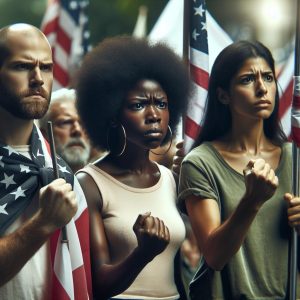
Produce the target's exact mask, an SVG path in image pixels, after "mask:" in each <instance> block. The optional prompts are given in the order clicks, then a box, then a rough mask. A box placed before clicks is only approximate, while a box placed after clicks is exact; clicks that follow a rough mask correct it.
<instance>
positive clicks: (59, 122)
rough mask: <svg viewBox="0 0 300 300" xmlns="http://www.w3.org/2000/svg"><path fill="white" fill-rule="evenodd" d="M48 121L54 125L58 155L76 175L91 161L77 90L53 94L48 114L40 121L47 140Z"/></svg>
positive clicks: (60, 91)
mask: <svg viewBox="0 0 300 300" xmlns="http://www.w3.org/2000/svg"><path fill="white" fill-rule="evenodd" d="M48 121H52V123H53V135H54V140H55V148H56V151H57V154H58V155H60V156H61V157H62V158H63V159H64V160H65V161H66V162H67V163H68V165H69V166H70V168H71V169H72V171H73V172H74V173H75V172H76V171H77V170H79V169H81V168H83V167H84V166H85V165H86V164H87V163H88V161H89V158H90V154H91V146H90V143H89V140H88V137H87V135H86V133H85V131H84V130H83V127H82V125H81V121H80V118H79V116H78V112H77V109H76V94H75V90H73V89H66V88H62V89H59V90H57V91H55V92H53V93H52V96H51V103H50V107H49V109H48V112H47V113H46V114H45V116H44V117H43V118H42V119H40V120H39V126H40V129H41V131H42V133H43V134H44V136H45V137H46V138H48V134H47V122H48Z"/></svg>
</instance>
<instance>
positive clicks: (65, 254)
mask: <svg viewBox="0 0 300 300" xmlns="http://www.w3.org/2000/svg"><path fill="white" fill-rule="evenodd" d="M38 134H39V138H40V140H41V141H42V147H43V153H44V155H45V164H46V167H47V166H48V167H52V159H51V156H50V154H49V153H50V148H49V145H48V144H47V143H46V142H45V141H44V138H43V135H42V133H41V132H40V131H39V130H38ZM58 166H59V164H58ZM59 169H60V171H61V172H67V170H66V169H65V168H61V167H60V166H59ZM73 189H74V191H75V193H76V197H77V200H78V210H77V212H76V215H75V216H74V218H73V219H72V220H71V221H70V222H69V223H68V224H67V225H66V231H67V236H68V244H66V243H62V242H61V240H62V233H61V230H58V231H56V232H55V233H54V234H53V235H52V237H51V239H50V254H51V261H52V269H53V274H52V295H51V296H52V297H51V298H52V299H53V300H74V299H80V300H88V299H92V280H91V267H90V266H91V262H90V246H89V245H90V243H89V234H88V232H89V217H88V209H87V203H86V199H85V196H84V194H83V191H82V189H81V187H80V185H79V182H78V181H77V179H76V177H75V176H74V186H73Z"/></svg>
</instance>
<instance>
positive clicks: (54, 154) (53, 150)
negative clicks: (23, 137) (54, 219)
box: [47, 121, 69, 246]
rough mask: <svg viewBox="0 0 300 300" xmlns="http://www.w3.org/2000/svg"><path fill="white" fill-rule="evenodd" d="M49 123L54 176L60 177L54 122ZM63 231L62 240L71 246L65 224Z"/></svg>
mask: <svg viewBox="0 0 300 300" xmlns="http://www.w3.org/2000/svg"><path fill="white" fill-rule="evenodd" d="M47 125H48V128H47V129H48V136H49V143H50V150H51V151H50V152H51V159H52V165H53V173H54V178H55V179H58V178H59V171H58V167H57V160H56V150H55V142H54V137H53V129H52V122H51V121H48V123H47ZM61 231H62V238H61V242H62V243H66V244H67V245H68V246H69V240H68V235H67V229H66V227H65V226H63V227H62V229H61Z"/></svg>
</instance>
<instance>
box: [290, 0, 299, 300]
mask: <svg viewBox="0 0 300 300" xmlns="http://www.w3.org/2000/svg"><path fill="white" fill-rule="evenodd" d="M296 11H297V18H296V38H295V69H294V90H293V108H292V136H293V153H292V155H293V163H292V189H293V194H294V195H295V196H299V167H298V166H299V148H298V147H299V146H300V141H299V140H297V138H296V135H295V134H294V132H293V119H294V114H293V112H294V108H296V107H298V106H299V99H300V98H299V96H300V94H299V92H300V87H299V83H300V62H299V59H298V56H299V55H300V36H299V34H300V0H297V10H296ZM296 102H298V103H296ZM297 252H298V235H297V232H296V230H295V229H294V228H293V229H292V236H291V245H290V266H289V299H290V300H296V298H297Z"/></svg>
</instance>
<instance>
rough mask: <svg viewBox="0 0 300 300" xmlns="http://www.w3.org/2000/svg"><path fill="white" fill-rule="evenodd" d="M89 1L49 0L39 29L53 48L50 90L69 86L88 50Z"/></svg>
mask: <svg viewBox="0 0 300 300" xmlns="http://www.w3.org/2000/svg"><path fill="white" fill-rule="evenodd" d="M87 6H88V0H77V1H72V0H52V1H50V3H49V6H48V8H47V11H46V13H45V16H44V19H43V22H42V31H43V32H44V33H45V35H46V36H47V38H48V40H49V43H50V45H51V47H52V50H53V62H54V71H53V76H54V82H53V90H55V89H58V88H61V87H65V86H68V85H69V83H70V78H71V76H72V74H74V73H75V72H74V71H75V70H76V68H78V66H79V63H80V61H81V59H82V57H83V55H84V54H85V53H86V52H87V49H88V37H89V33H88V32H87V22H88V18H87V17H86V16H85V11H86V10H87Z"/></svg>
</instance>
